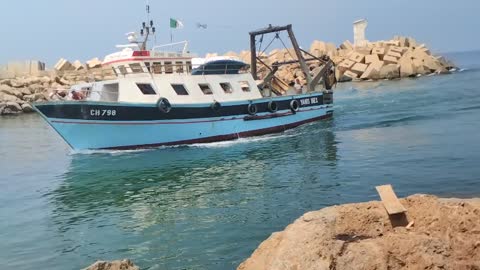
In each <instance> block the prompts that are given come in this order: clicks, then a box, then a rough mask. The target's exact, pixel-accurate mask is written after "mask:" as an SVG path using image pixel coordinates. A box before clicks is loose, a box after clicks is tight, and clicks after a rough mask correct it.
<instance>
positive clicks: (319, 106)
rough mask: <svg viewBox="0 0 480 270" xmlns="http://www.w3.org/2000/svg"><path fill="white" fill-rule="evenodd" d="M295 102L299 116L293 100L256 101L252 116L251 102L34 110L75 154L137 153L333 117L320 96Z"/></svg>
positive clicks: (57, 105) (278, 129)
mask: <svg viewBox="0 0 480 270" xmlns="http://www.w3.org/2000/svg"><path fill="white" fill-rule="evenodd" d="M294 99H298V101H299V103H300V102H302V103H301V104H302V106H300V108H299V109H298V110H297V111H294V110H292V109H291V108H289V107H288V105H286V104H289V102H291V100H292V97H289V98H285V97H281V98H276V99H268V100H263V101H261V100H259V101H255V102H256V103H257V104H256V105H257V106H258V112H257V113H256V114H254V115H252V114H248V112H247V111H246V108H247V106H248V104H249V103H243V104H242V103H231V104H223V105H222V107H221V108H220V109H219V110H217V111H215V112H214V113H213V114H212V113H211V111H212V110H213V109H212V108H211V106H210V104H203V106H202V105H201V104H198V105H195V106H194V107H191V106H190V107H189V106H187V105H177V106H176V105H173V107H172V112H170V113H168V114H165V113H157V110H158V108H157V107H156V105H140V104H120V103H117V104H105V103H103V104H102V103H94V102H82V103H79V102H76V103H72V102H69V103H44V104H36V105H35V108H36V109H37V111H38V112H39V113H40V114H41V115H42V116H43V117H44V118H45V119H46V121H47V122H48V123H49V124H50V125H51V126H52V127H53V128H54V129H55V130H56V131H57V132H58V133H59V134H60V136H62V137H63V139H64V140H65V141H66V142H67V143H68V144H69V145H70V146H71V147H72V148H73V149H75V150H83V149H137V148H148V147H157V146H162V145H181V144H192V143H206V142H215V141H225V140H234V139H238V138H242V137H249V136H258V135H264V134H270V133H277V132H283V131H285V130H287V129H290V128H294V127H297V126H299V125H302V124H305V123H309V122H313V121H317V120H321V119H326V118H329V117H331V116H332V114H333V106H332V105H331V104H323V102H322V98H321V95H320V96H318V95H317V96H315V95H303V96H297V97H295V98H294ZM271 100H275V102H278V104H279V106H278V110H277V111H275V112H271V111H268V110H267V109H266V105H265V104H267V103H266V102H267V101H271ZM126 112H130V113H129V114H126ZM132 112H136V113H132ZM152 114H153V115H152Z"/></svg>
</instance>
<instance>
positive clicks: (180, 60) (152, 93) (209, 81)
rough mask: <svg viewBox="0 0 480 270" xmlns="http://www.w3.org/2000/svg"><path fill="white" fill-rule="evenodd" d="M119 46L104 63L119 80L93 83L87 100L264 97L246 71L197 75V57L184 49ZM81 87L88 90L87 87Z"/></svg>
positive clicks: (177, 100)
mask: <svg viewBox="0 0 480 270" xmlns="http://www.w3.org/2000/svg"><path fill="white" fill-rule="evenodd" d="M120 47H124V48H123V50H122V51H120V52H116V53H113V54H110V55H108V56H106V57H105V60H104V62H103V65H104V66H111V67H112V69H113V70H114V72H115V74H116V76H117V79H116V80H109V81H102V82H96V83H94V84H93V85H91V86H92V90H91V91H87V92H86V93H83V95H84V96H86V99H88V100H91V101H103V102H133V103H156V102H157V101H158V100H159V98H160V97H162V98H167V99H168V100H170V102H171V103H177V104H191V103H212V102H215V101H216V102H232V101H244V100H253V99H259V98H262V95H261V93H260V91H259V89H258V87H257V84H256V82H255V80H254V79H253V77H252V75H251V74H250V73H247V72H246V70H245V69H244V70H236V71H235V72H234V73H235V74H232V72H231V70H229V69H228V64H227V65H225V64H224V65H222V66H221V68H222V70H214V72H205V73H202V72H197V75H194V74H192V59H193V57H194V55H192V54H190V53H189V52H186V50H185V49H184V50H183V52H164V51H160V50H159V49H160V48H161V47H164V46H161V47H154V48H153V49H152V50H138V46H132V45H125V46H120ZM238 63H240V62H238ZM242 64H244V63H242ZM237 65H238V64H237ZM244 65H245V66H246V64H244ZM193 71H194V70H193ZM209 71H212V70H209ZM212 73H215V74H212ZM78 87H80V89H86V87H85V85H84V86H77V89H78ZM87 88H88V87H87ZM80 89H79V90H80Z"/></svg>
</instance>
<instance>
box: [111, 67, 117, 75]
mask: <svg viewBox="0 0 480 270" xmlns="http://www.w3.org/2000/svg"><path fill="white" fill-rule="evenodd" d="M112 69H113V73H115V76H118V72H117V69H116V68H115V67H112Z"/></svg>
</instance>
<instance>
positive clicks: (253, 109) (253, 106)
mask: <svg viewBox="0 0 480 270" xmlns="http://www.w3.org/2000/svg"><path fill="white" fill-rule="evenodd" d="M247 110H248V114H250V115H255V114H257V112H258V108H257V105H256V104H253V103H250V104H248V107H247Z"/></svg>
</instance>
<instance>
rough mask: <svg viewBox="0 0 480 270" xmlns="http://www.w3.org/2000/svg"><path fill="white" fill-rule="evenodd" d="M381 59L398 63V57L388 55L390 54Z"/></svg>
mask: <svg viewBox="0 0 480 270" xmlns="http://www.w3.org/2000/svg"><path fill="white" fill-rule="evenodd" d="M383 61H384V62H385V63H386V64H397V63H398V59H397V58H396V57H394V56H390V55H385V56H384V57H383Z"/></svg>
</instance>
